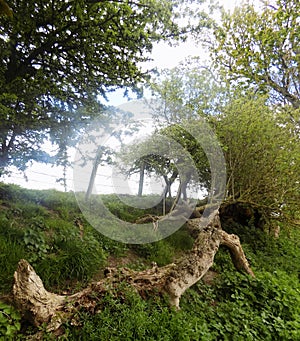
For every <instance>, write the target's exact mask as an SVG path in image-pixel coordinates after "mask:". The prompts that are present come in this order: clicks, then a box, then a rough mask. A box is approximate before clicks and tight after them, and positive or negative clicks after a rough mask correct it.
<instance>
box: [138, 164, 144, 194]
mask: <svg viewBox="0 0 300 341" xmlns="http://www.w3.org/2000/svg"><path fill="white" fill-rule="evenodd" d="M144 178H145V162H142V164H141V169H140V181H139V190H138V197H141V196H142V195H143V187H144Z"/></svg>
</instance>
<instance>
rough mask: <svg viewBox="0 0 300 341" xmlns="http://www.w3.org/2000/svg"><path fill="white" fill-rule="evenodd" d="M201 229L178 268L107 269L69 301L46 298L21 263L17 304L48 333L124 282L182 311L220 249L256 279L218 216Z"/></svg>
mask: <svg viewBox="0 0 300 341" xmlns="http://www.w3.org/2000/svg"><path fill="white" fill-rule="evenodd" d="M198 225H199V232H198V236H197V238H196V239H195V242H194V245H193V248H192V250H190V251H189V252H187V253H186V254H185V255H184V256H183V257H181V258H180V259H179V260H178V261H177V262H176V263H172V264H169V265H167V266H163V267H157V266H156V265H154V266H153V267H152V268H151V269H147V270H144V271H133V270H130V269H128V268H121V269H117V268H106V269H105V272H104V274H105V278H104V279H102V280H101V281H99V282H96V283H92V284H91V285H90V286H88V287H87V288H86V289H84V290H82V291H80V292H78V293H76V294H74V295H69V296H61V295H56V294H53V293H50V292H48V291H47V290H46V289H45V288H44V286H43V283H42V280H41V279H40V277H39V276H38V275H37V274H36V273H35V271H34V269H33V268H32V266H31V265H30V264H29V263H28V262H27V261H26V260H20V262H19V265H18V268H17V270H16V272H15V275H14V286H13V299H14V303H15V305H16V306H17V307H18V308H19V309H20V311H21V312H22V314H23V316H24V318H26V319H27V320H28V321H30V322H31V323H33V324H34V325H35V326H39V325H41V324H42V323H44V322H46V323H47V324H48V327H49V329H50V330H56V329H58V328H59V326H60V325H61V323H62V322H63V321H64V320H65V319H70V318H71V319H72V316H73V315H74V313H75V312H76V310H77V309H78V307H81V308H85V309H87V310H88V311H90V312H91V313H95V312H97V309H98V308H97V306H99V300H101V297H102V296H103V294H104V293H106V292H108V291H110V290H111V289H112V288H113V287H115V286H116V285H117V284H119V283H120V282H126V283H128V284H129V285H130V286H131V287H133V288H134V289H135V290H136V291H137V292H138V293H139V294H140V295H141V297H143V298H146V297H147V296H149V295H152V294H155V295H157V294H165V295H167V296H168V297H169V300H170V304H171V305H173V306H175V307H176V308H177V309H179V303H180V298H181V296H182V295H183V294H184V292H185V291H186V290H187V289H188V288H190V287H191V286H192V285H193V284H195V283H197V282H198V281H199V280H200V279H201V278H202V277H203V276H204V275H205V274H206V273H207V271H208V270H209V268H210V267H211V266H212V265H213V261H214V257H215V254H216V252H217V251H218V249H219V246H220V245H225V246H226V247H228V248H229V250H230V253H231V256H232V260H233V263H234V265H235V266H236V268H237V269H238V270H239V271H244V272H245V273H247V274H249V275H250V276H254V274H253V272H252V270H251V268H250V266H249V263H248V261H247V259H246V257H245V255H244V252H243V249H242V246H241V244H240V241H239V238H238V237H237V236H235V235H229V234H227V233H226V232H224V231H223V230H222V228H221V223H220V218H219V213H218V211H217V210H216V211H213V212H211V214H210V215H209V216H208V217H206V218H203V219H202V221H201V225H200V224H198Z"/></svg>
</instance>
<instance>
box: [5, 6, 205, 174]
mask: <svg viewBox="0 0 300 341" xmlns="http://www.w3.org/2000/svg"><path fill="white" fill-rule="evenodd" d="M201 2H202V0H199V1H197V3H201ZM191 3H192V1H190V0H186V1H184V2H182V1H179V0H162V1H157V0H140V1H134V0H119V1H117V0H102V1H94V0H76V1H75V0H74V1H64V2H62V1H58V0H52V1H46V0H40V1H31V0H29V1H28V0H27V1H24V0H12V1H9V2H8V5H9V7H10V8H11V10H12V12H13V16H2V17H1V21H0V56H1V58H0V89H1V90H0V122H1V123H0V173H1V170H2V171H3V169H5V168H6V167H7V166H9V165H12V164H14V165H16V166H17V167H18V168H19V169H24V168H25V167H26V164H27V162H28V161H29V160H35V159H39V158H40V157H41V150H40V149H41V145H42V142H43V141H44V139H45V138H46V137H47V136H49V135H50V136H51V138H52V141H53V142H55V143H56V142H57V141H58V140H60V145H65V144H66V143H64V141H65V140H63V139H65V137H66V136H67V137H68V136H71V135H72V132H73V131H74V130H76V129H77V127H78V126H79V127H82V125H84V124H86V123H87V122H89V121H90V119H91V118H92V117H94V116H99V115H101V114H102V113H103V107H102V106H101V105H99V103H98V102H97V96H98V95H99V94H101V95H102V96H104V97H105V93H106V91H107V90H108V89H110V90H111V89H112V88H116V87H132V88H134V87H137V86H138V84H139V82H140V81H141V80H143V79H145V78H147V76H148V75H147V74H146V73H144V72H143V71H142V70H141V63H142V62H143V61H146V60H147V59H148V58H149V54H148V52H150V51H151V49H152V47H153V44H154V43H155V42H157V41H160V40H168V39H181V38H182V39H184V37H185V35H186V33H187V32H188V31H189V30H195V29H197V27H195V26H193V25H192V24H189V23H187V24H186V25H179V22H180V18H181V13H182V8H183V7H185V6H188V5H189V4H191ZM195 11H196V12H197V11H198V7H197V9H195ZM183 13H185V12H183ZM197 13H198V14H199V12H197ZM189 14H191V13H189ZM194 14H195V15H198V14H196V13H194ZM196 26H197V25H196Z"/></svg>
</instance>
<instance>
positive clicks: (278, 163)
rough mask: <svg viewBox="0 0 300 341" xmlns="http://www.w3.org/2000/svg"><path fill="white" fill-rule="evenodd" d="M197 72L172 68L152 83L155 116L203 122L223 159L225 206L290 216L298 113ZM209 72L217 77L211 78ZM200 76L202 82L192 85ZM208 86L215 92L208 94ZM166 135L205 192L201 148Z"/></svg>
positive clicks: (206, 174)
mask: <svg viewBox="0 0 300 341" xmlns="http://www.w3.org/2000/svg"><path fill="white" fill-rule="evenodd" d="M199 70H200V71H199ZM201 70H202V69H201V68H199V67H198V68H197V67H195V66H193V67H192V68H182V69H180V68H176V69H174V70H172V71H170V72H169V73H168V75H167V77H165V78H163V80H162V81H160V82H157V83H156V88H155V89H156V91H157V92H156V96H157V98H156V103H161V105H159V106H158V111H157V116H158V117H163V118H164V119H166V120H167V121H168V122H169V121H172V120H176V122H178V125H179V126H180V124H182V123H183V122H184V118H185V117H186V115H187V114H188V118H189V117H190V116H191V114H193V115H194V118H195V122H197V115H198V117H202V118H203V117H204V118H205V119H206V121H207V122H208V124H209V125H210V127H211V128H212V130H213V131H214V132H215V134H216V135H217V136H218V138H219V142H220V145H221V146H222V149H223V152H224V155H225V159H226V169H227V185H226V187H227V188H226V197H225V198H224V199H225V203H226V204H234V203H235V204H236V203H241V202H242V203H245V204H246V205H249V206H252V207H254V208H255V209H257V210H260V211H261V212H263V213H264V215H265V216H266V217H268V218H270V216H274V215H276V216H280V217H282V213H283V210H287V207H288V210H289V212H288V215H289V217H291V216H292V215H293V212H295V210H296V209H297V204H296V203H297V201H298V200H299V172H298V171H297V169H299V167H300V164H299V155H300V149H299V148H300V143H299V142H300V141H299V134H297V133H295V122H297V121H298V120H299V118H300V116H299V115H300V112H299V110H298V109H294V108H293V107H292V106H291V105H285V106H283V105H275V104H272V103H270V101H269V100H268V96H267V95H264V96H262V95H260V94H259V93H257V92H256V93H254V92H253V91H252V90H251V89H250V90H249V89H248V91H247V90H246V89H244V88H241V87H240V84H235V85H234V84H233V85H228V88H226V83H225V82H224V83H223V84H224V86H223V84H222V82H221V83H220V84H221V86H220V85H218V84H214V82H215V80H214V79H215V78H216V79H218V78H219V76H218V73H217V70H216V71H214V72H212V73H205V74H203V73H202V72H201ZM204 70H205V71H207V69H204ZM211 74H215V75H216V76H215V77H214V78H212V77H211V76H210V75H211ZM207 77H208V78H207ZM201 78H202V79H203V81H202V82H201V81H195V80H197V79H198V80H200V79H201ZM183 80H184V81H183ZM207 85H210V86H209V88H211V89H214V91H211V92H208V91H207V89H209V88H208V87H207ZM204 99H206V101H204ZM218 99H223V101H222V102H221V103H220V105H218V107H217V108H218V109H217V110H216V107H214V106H213V103H215V102H218ZM203 103H206V105H203ZM287 117H293V118H294V120H289V119H287ZM195 125H196V123H195ZM296 128H297V125H296ZM168 129H170V128H168ZM169 132H170V133H172V134H173V138H174V139H175V140H176V141H178V142H179V143H180V144H181V145H183V146H185V148H186V149H187V150H188V151H189V153H190V154H191V155H192V158H193V160H195V162H196V164H197V169H198V172H199V175H200V179H202V180H204V181H203V182H204V184H205V187H206V188H209V187H210V186H211V185H210V182H209V181H210V173H209V165H208V164H207V160H206V158H205V154H204V153H203V150H201V147H200V146H199V145H197V144H195V141H193V139H192V138H191V137H190V136H188V134H186V133H183V131H182V129H179V130H178V131H177V132H176V130H175V131H174V129H172V130H169ZM174 134H175V135H174ZM286 213H287V212H286ZM285 218H286V216H285Z"/></svg>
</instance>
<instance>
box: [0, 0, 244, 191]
mask: <svg viewBox="0 0 300 341" xmlns="http://www.w3.org/2000/svg"><path fill="white" fill-rule="evenodd" d="M220 3H222V4H223V5H224V7H225V8H226V9H232V8H234V7H235V5H236V4H238V3H239V1H231V0H220ZM189 56H201V57H202V58H203V57H204V59H205V58H206V57H207V55H206V54H205V52H204V50H203V48H201V47H200V46H197V45H196V44H195V42H193V41H191V40H190V41H187V42H186V43H181V44H179V45H178V46H173V47H171V46H169V45H168V44H167V43H159V44H157V45H155V46H154V48H153V51H152V55H151V58H152V59H153V61H151V62H149V63H148V64H147V65H146V67H147V68H149V69H151V68H153V67H157V68H158V69H165V68H169V69H171V68H174V67H175V66H177V65H178V64H179V63H180V62H181V61H183V60H184V59H185V58H187V57H189ZM108 98H109V103H108V104H110V105H113V106H119V105H121V104H124V103H125V102H126V101H127V100H126V99H125V98H124V97H123V96H122V91H116V92H114V93H111V94H109V96H108ZM25 174H26V176H24V175H23V174H22V173H18V172H17V171H13V173H12V175H11V176H10V177H6V178H4V181H5V182H7V183H15V184H18V185H20V186H22V187H25V188H32V189H49V188H55V189H57V190H62V191H63V190H64V187H63V186H62V185H61V184H59V183H57V181H56V180H57V178H59V177H62V169H61V168H58V167H53V166H51V165H41V164H38V163H34V164H33V165H32V166H31V167H30V168H29V169H28V170H27V171H26V172H25ZM67 180H68V181H67V190H73V172H72V171H71V170H69V171H68V174H67ZM102 182H107V180H106V178H105V177H104V178H103V179H102ZM136 186H137V185H135V187H136ZM104 188H105V186H104ZM109 190H110V188H109V185H107V191H108V192H109Z"/></svg>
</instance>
